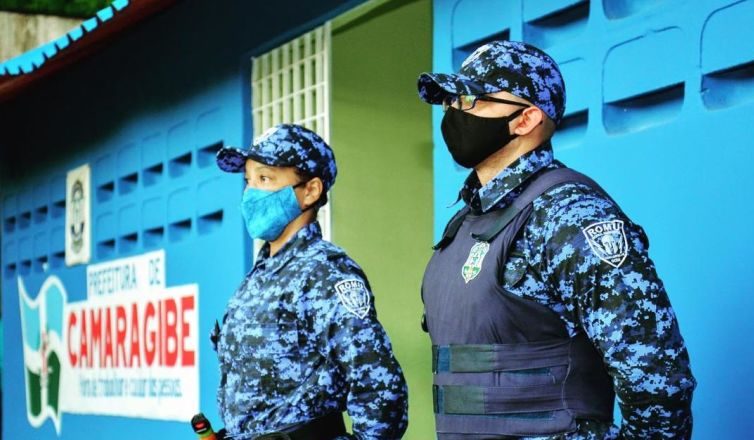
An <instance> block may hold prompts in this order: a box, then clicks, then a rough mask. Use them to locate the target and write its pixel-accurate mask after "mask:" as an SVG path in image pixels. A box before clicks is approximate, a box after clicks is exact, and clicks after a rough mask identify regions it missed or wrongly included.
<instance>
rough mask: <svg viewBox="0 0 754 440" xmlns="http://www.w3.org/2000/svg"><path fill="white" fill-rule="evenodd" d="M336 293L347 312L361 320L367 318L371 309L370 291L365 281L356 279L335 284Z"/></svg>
mask: <svg viewBox="0 0 754 440" xmlns="http://www.w3.org/2000/svg"><path fill="white" fill-rule="evenodd" d="M335 291H336V292H337V293H338V298H339V299H340V302H341V303H342V304H343V306H344V307H345V308H346V310H348V311H349V312H351V313H353V314H354V315H356V316H358V317H359V318H364V317H365V316H367V313H369V307H370V299H369V290H367V287H366V285H364V282H363V281H361V280H359V279H356V278H352V279H349V280H343V281H340V282H338V283H336V284H335Z"/></svg>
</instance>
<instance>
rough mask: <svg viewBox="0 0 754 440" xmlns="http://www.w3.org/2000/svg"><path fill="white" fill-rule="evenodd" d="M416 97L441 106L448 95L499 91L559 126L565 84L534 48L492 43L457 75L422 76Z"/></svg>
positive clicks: (550, 61)
mask: <svg viewBox="0 0 754 440" xmlns="http://www.w3.org/2000/svg"><path fill="white" fill-rule="evenodd" d="M417 86H418V89H419V97H420V98H421V99H422V100H424V101H425V102H427V103H428V104H441V103H442V101H443V99H444V98H445V97H446V96H448V95H485V94H488V93H496V92H501V91H506V92H509V93H511V94H513V95H516V96H518V97H519V98H523V99H525V100H527V101H529V102H531V103H532V104H534V105H535V106H537V107H539V108H540V109H541V110H542V111H544V112H545V113H546V114H547V116H549V117H550V119H552V120H553V122H555V124H558V123H559V122H560V120H561V119H562V118H563V112H564V111H565V100H566V95H565V84H564V82H563V76H562V75H561V74H560V69H559V68H558V65H557V63H556V62H555V61H554V60H553V59H552V58H550V56H549V55H547V54H546V53H544V52H542V51H541V50H539V49H537V48H536V47H534V46H532V45H530V44H526V43H520V42H516V41H493V42H491V43H488V44H485V45H484V46H481V47H479V48H478V49H477V50H475V51H474V53H472V54H471V55H470V56H469V57H468V58H466V60H465V61H464V62H463V64H462V65H461V70H460V71H459V72H458V73H457V74H446V73H423V74H422V75H421V76H419V81H418V85H417Z"/></svg>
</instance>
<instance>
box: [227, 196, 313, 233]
mask: <svg viewBox="0 0 754 440" xmlns="http://www.w3.org/2000/svg"><path fill="white" fill-rule="evenodd" d="M303 183H305V182H302V183H299V184H298V185H296V186H286V187H285V188H283V189H280V190H278V191H265V190H261V189H256V188H248V189H247V190H246V191H244V193H243V198H242V199H241V215H242V216H243V219H244V222H245V223H246V230H247V231H248V232H249V235H250V236H251V238H259V239H262V240H264V241H273V240H275V239H277V238H278V237H280V234H282V233H283V230H284V229H285V227H286V226H288V224H289V223H290V222H292V221H293V219H295V218H296V217H298V216H299V215H301V213H302V212H303V211H301V208H300V207H299V205H298V200H297V199H296V193H295V192H294V191H293V189H294V188H296V187H298V186H300V185H302V184H303ZM307 209H308V208H307Z"/></svg>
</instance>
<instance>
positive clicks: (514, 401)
mask: <svg viewBox="0 0 754 440" xmlns="http://www.w3.org/2000/svg"><path fill="white" fill-rule="evenodd" d="M432 394H433V400H434V407H435V413H436V414H475V415H492V414H516V413H535V412H545V411H557V410H560V409H563V408H564V406H565V404H564V402H563V384H562V383H553V384H546V385H538V386H529V387H482V386H467V385H434V387H433V393H432Z"/></svg>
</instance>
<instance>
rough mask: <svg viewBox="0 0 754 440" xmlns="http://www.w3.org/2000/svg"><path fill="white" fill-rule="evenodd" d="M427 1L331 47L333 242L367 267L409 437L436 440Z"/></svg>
mask: <svg viewBox="0 0 754 440" xmlns="http://www.w3.org/2000/svg"><path fill="white" fill-rule="evenodd" d="M431 53H432V49H431V2H430V1H428V0H419V1H411V2H406V1H394V2H389V3H387V4H386V5H384V6H383V7H382V8H380V9H378V10H376V11H374V12H373V13H372V14H371V15H369V16H367V17H362V18H361V19H359V20H358V21H356V22H353V23H351V24H350V25H348V26H345V27H343V28H340V29H336V30H335V31H334V34H333V40H332V54H333V63H332V64H333V69H332V78H333V99H332V144H333V146H334V148H335V153H336V157H337V160H338V165H339V174H338V183H337V184H336V185H335V188H334V190H333V205H332V206H333V238H334V241H335V242H336V243H338V244H339V245H341V246H343V247H345V249H346V250H347V251H348V252H349V253H350V255H351V256H353V257H354V258H355V259H356V261H357V262H358V263H359V264H361V265H362V266H363V268H364V269H365V271H366V273H367V276H368V277H369V280H370V282H371V284H372V288H373V290H374V293H375V303H376V307H377V311H378V316H379V318H380V321H381V322H382V323H383V325H384V326H385V328H386V329H387V331H388V334H389V336H390V338H391V340H392V343H393V347H394V349H395V354H396V357H397V358H398V361H399V362H400V363H401V365H402V367H403V369H404V372H405V375H406V379H407V381H408V385H409V428H408V431H407V433H406V437H405V438H407V439H430V438H434V420H433V416H432V375H431V350H430V343H429V338H428V337H427V335H426V334H425V333H424V332H422V331H421V329H420V327H419V320H420V317H421V313H422V306H421V299H420V294H419V288H420V285H421V277H422V273H423V271H424V267H425V265H426V263H427V261H428V260H429V256H430V253H431V246H432V144H431V137H430V134H431V125H430V124H431V114H430V108H429V107H428V106H425V105H422V104H421V103H420V102H419V100H418V99H417V97H416V96H417V95H416V78H417V76H418V74H419V73H420V72H423V71H426V70H429V68H430V66H431Z"/></svg>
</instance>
